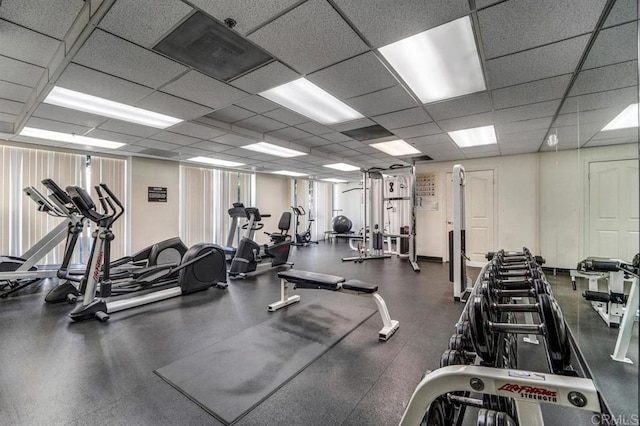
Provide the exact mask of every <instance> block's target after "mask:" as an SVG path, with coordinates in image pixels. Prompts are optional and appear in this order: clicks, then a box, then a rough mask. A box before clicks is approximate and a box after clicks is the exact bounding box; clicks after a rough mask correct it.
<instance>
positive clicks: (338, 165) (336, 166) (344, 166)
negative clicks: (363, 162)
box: [322, 163, 360, 172]
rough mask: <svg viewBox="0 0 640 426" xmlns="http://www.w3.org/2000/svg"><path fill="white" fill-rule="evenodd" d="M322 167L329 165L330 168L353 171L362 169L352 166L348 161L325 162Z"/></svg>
mask: <svg viewBox="0 0 640 426" xmlns="http://www.w3.org/2000/svg"><path fill="white" fill-rule="evenodd" d="M322 167H329V168H330V169H336V170H341V171H343V172H353V171H356V170H360V167H356V166H352V165H351V164H346V163H335V164H325V165H324V166H322Z"/></svg>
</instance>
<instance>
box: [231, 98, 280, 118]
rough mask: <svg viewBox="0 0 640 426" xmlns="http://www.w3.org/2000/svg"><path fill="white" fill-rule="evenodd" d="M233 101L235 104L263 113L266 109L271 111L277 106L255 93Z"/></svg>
mask: <svg viewBox="0 0 640 426" xmlns="http://www.w3.org/2000/svg"><path fill="white" fill-rule="evenodd" d="M234 103H235V104H236V105H237V106H239V107H242V108H244V109H248V110H249V111H253V112H255V113H256V114H264V113H265V112H267V111H272V110H274V109H276V108H278V105H277V104H275V103H273V102H271V101H269V100H267V99H265V98H263V97H261V96H257V95H253V96H249V97H247V98H244V99H242V100H240V101H238V102H234Z"/></svg>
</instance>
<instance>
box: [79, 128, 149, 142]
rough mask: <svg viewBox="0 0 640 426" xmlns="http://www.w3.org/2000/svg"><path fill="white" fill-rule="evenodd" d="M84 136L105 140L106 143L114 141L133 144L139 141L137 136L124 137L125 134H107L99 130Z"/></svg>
mask: <svg viewBox="0 0 640 426" xmlns="http://www.w3.org/2000/svg"><path fill="white" fill-rule="evenodd" d="M85 136H88V137H90V138H97V139H106V140H108V141H114V142H123V143H126V144H130V143H134V142H136V141H139V140H140V138H139V137H138V136H131V135H125V134H122V133H116V132H108V131H106V130H100V129H94V130H92V131H90V132H89V133H87V134H86V135H85Z"/></svg>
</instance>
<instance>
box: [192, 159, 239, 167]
mask: <svg viewBox="0 0 640 426" xmlns="http://www.w3.org/2000/svg"><path fill="white" fill-rule="evenodd" d="M188 161H193V162H195V163H204V164H211V165H212V166H221V167H238V166H244V163H236V162H235V161H227V160H219V159H217V158H209V157H193V158H189V160H188Z"/></svg>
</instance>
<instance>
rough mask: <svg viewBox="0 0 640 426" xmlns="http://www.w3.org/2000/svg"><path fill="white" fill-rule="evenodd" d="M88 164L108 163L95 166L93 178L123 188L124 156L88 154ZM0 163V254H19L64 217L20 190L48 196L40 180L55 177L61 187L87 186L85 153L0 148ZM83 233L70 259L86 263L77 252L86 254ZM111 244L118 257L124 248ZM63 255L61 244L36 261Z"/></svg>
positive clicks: (53, 261) (45, 261)
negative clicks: (39, 206)
mask: <svg viewBox="0 0 640 426" xmlns="http://www.w3.org/2000/svg"><path fill="white" fill-rule="evenodd" d="M92 163H94V164H96V163H98V164H100V165H101V166H102V165H103V164H105V165H106V164H109V166H103V167H101V166H97V167H96V168H98V169H100V171H98V173H97V176H100V177H101V178H104V179H105V181H107V182H108V183H109V185H110V186H111V187H112V189H113V190H114V192H115V193H116V194H118V193H123V192H124V190H125V188H126V181H125V179H126V173H125V169H126V161H125V160H116V159H106V158H99V157H92ZM0 165H1V166H2V172H0V185H1V186H0V187H2V188H4V190H3V191H2V192H1V194H0V253H2V254H5V255H12V256H20V255H21V254H22V253H24V252H25V251H26V250H28V249H29V247H31V246H32V245H33V244H35V243H37V242H38V240H40V239H41V238H42V237H43V236H44V235H46V234H47V232H49V231H50V230H52V229H53V228H54V227H56V226H57V225H58V224H59V223H61V221H62V220H63V219H61V218H58V217H53V216H50V215H48V214H45V213H42V212H39V211H38V210H37V207H36V204H35V203H34V202H33V201H32V200H31V199H30V198H28V197H27V196H26V195H24V193H23V191H22V189H23V188H25V187H27V186H33V187H35V188H36V189H37V190H38V191H40V192H41V193H42V194H43V195H45V196H47V195H48V194H49V191H48V190H47V189H46V188H45V187H44V186H43V185H42V184H41V181H42V180H43V179H45V178H51V179H53V180H55V181H56V183H57V184H58V185H60V186H61V187H62V188H65V187H66V186H68V185H79V186H82V187H85V188H86V187H87V186H88V184H89V182H90V181H89V178H88V175H89V168H88V162H87V157H86V156H85V155H81V154H70V153H63V152H51V151H44V150H37V149H27V148H20V147H10V146H0ZM95 182H96V183H97V182H98V181H95ZM94 195H95V194H94ZM88 232H89V231H87V232H86V233H85V234H84V235H85V236H84V238H82V239H81V241H80V242H79V244H78V247H79V248H78V249H77V251H76V255H75V256H74V259H73V261H74V262H81V261H86V256H84V259H82V257H79V256H78V253H79V252H83V253H88V252H89V250H88V249H89V246H88V245H87V241H88V235H90V234H89V233H88ZM117 238H118V239H120V240H125V239H126V238H127V236H126V235H125V234H124V232H121V231H118V233H117ZM114 243H115V244H114V246H115V248H116V250H115V251H114V252H113V255H114V256H116V257H117V256H121V255H123V254H124V253H123V250H122V249H121V248H119V247H118V244H119V243H116V242H114ZM63 253H64V244H60V245H59V246H58V247H56V248H55V249H54V250H52V251H51V252H50V253H49V254H48V255H47V256H46V257H45V258H43V259H42V260H41V261H40V262H39V263H41V264H56V263H60V262H62V257H63Z"/></svg>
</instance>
